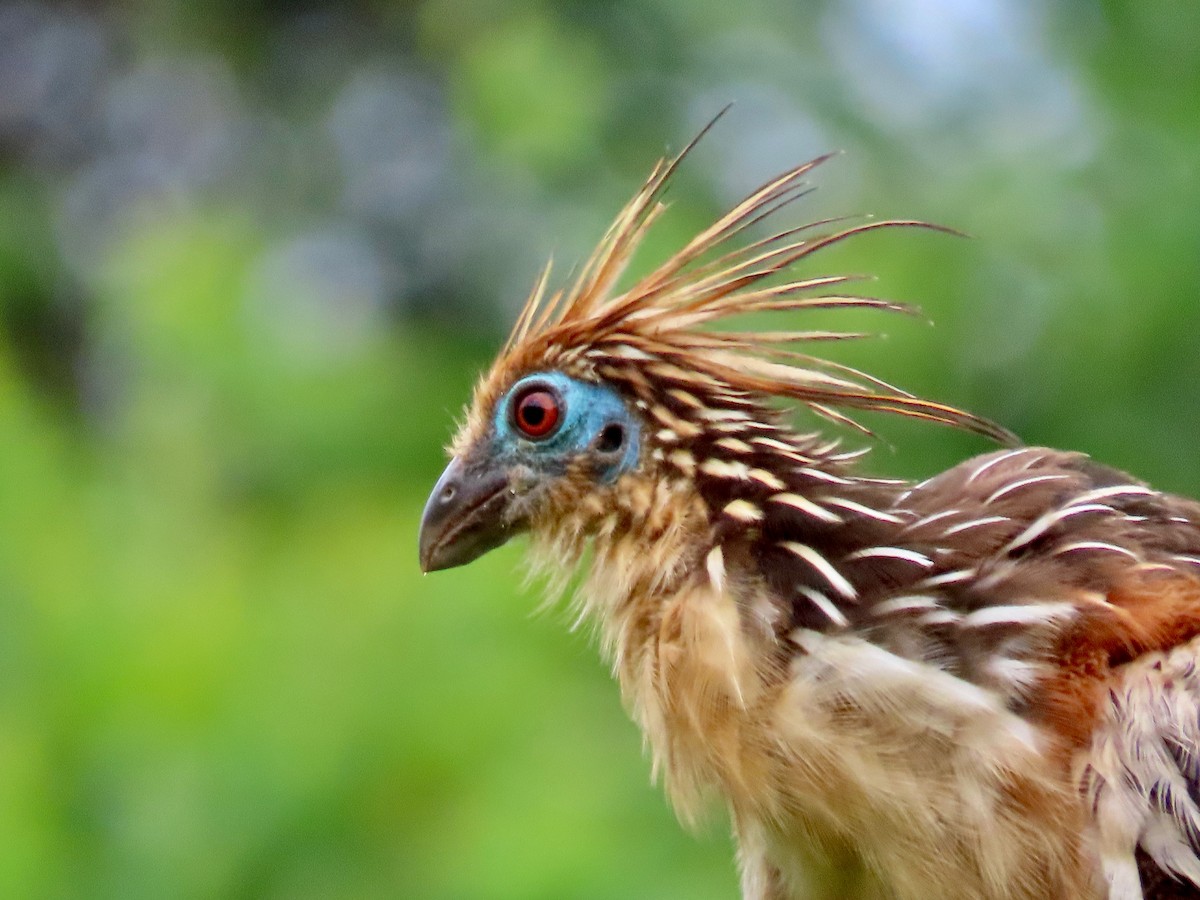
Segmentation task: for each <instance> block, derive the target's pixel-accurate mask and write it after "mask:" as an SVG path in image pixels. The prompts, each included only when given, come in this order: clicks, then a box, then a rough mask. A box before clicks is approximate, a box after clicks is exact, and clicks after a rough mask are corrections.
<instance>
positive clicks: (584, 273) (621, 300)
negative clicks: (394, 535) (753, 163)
mask: <svg viewBox="0 0 1200 900" xmlns="http://www.w3.org/2000/svg"><path fill="white" fill-rule="evenodd" d="M714 122H715V120H714ZM711 126H712V123H710V125H709V126H708V127H706V128H705V129H704V131H702V132H701V133H700V135H698V136H697V137H696V139H694V140H693V141H692V142H691V143H690V144H688V146H687V147H686V148H684V150H683V151H682V152H681V153H679V154H678V155H677V156H675V157H673V158H663V159H661V160H660V161H659V162H658V163H657V164H656V165H655V167H654V169H653V171H652V172H651V173H650V176H649V178H648V179H647V180H646V182H645V183H644V184H643V185H642V187H641V188H640V189H639V190H638V191H637V193H636V194H635V195H634V196H633V198H632V199H631V200H630V201H629V202H628V203H627V204H626V205H625V207H624V208H623V209H622V210H621V212H620V213H619V214H618V216H617V217H616V220H615V221H614V222H613V223H612V225H611V226H610V227H609V229H608V231H607V232H606V233H605V235H604V237H603V239H602V240H601V241H600V243H599V245H598V246H597V248H596V249H595V251H594V252H593V253H592V255H591V257H590V258H589V259H588V261H587V262H586V264H585V265H584V266H583V268H582V269H581V270H580V272H579V274H578V276H577V277H576V278H575V280H574V281H573V283H572V284H571V285H570V286H569V287H566V288H561V289H558V290H554V291H553V292H551V291H549V290H548V284H549V281H550V266H549V265H547V266H546V268H545V269H544V270H543V271H542V274H541V276H540V278H539V279H538V280H537V282H536V284H535V286H534V289H533V290H532V292H531V293H530V295H529V298H528V300H527V301H526V303H525V305H524V308H523V309H522V311H521V313H520V315H519V316H518V318H517V321H516V324H515V325H514V327H513V330H512V333H511V335H510V336H509V338H508V341H507V343H506V344H505V347H504V350H503V352H502V353H501V354H500V355H499V357H498V359H497V360H496V362H495V364H494V365H493V367H492V369H491V371H490V372H489V373H488V374H487V375H486V376H485V377H484V378H483V379H482V380H481V382H480V384H479V386H478V388H477V390H476V396H475V402H474V403H473V404H472V413H471V414H470V418H469V419H468V422H467V427H465V428H464V429H463V431H462V434H461V436H460V439H459V442H456V443H460V442H461V443H462V444H463V445H465V444H466V443H467V442H469V441H470V440H471V439H474V438H475V437H476V436H478V434H479V433H480V432H481V431H482V430H483V429H485V428H486V427H487V421H486V419H485V418H484V415H485V411H487V410H490V409H491V408H492V406H493V405H494V403H495V402H496V400H497V399H498V398H499V396H500V395H501V394H502V393H503V391H504V390H505V389H506V388H507V386H508V385H509V384H511V383H512V382H513V381H514V380H515V379H516V378H519V377H521V376H523V375H525V374H527V373H529V372H534V371H539V370H559V371H564V372H569V373H571V374H573V375H576V376H578V377H581V378H584V379H590V380H599V379H603V380H607V381H609V382H612V383H616V384H619V385H621V386H623V387H624V388H625V389H626V390H627V392H629V393H630V394H632V395H633V396H634V397H637V398H640V399H641V400H642V401H643V402H646V403H649V402H652V401H653V400H655V399H657V398H661V396H662V395H663V394H664V393H665V392H668V391H673V392H674V393H675V394H676V395H677V396H683V397H685V398H687V399H686V400H685V406H686V405H694V404H691V403H690V401H692V400H695V401H697V402H698V403H699V404H701V405H703V406H708V405H710V404H713V403H715V404H716V405H717V406H718V407H720V406H724V405H726V404H728V403H733V405H735V406H743V407H744V406H746V405H747V401H748V400H749V401H752V402H753V404H754V405H755V406H759V407H761V406H762V404H763V403H764V402H765V401H767V400H769V399H770V398H782V399H784V400H788V401H792V402H799V403H801V404H804V405H806V406H807V407H808V408H809V409H811V410H812V411H813V412H815V413H816V414H818V415H819V416H821V417H823V418H826V419H830V420H833V421H834V422H837V423H840V424H843V425H849V426H851V427H853V428H855V429H857V430H859V431H861V432H864V433H870V432H869V430H868V429H867V428H866V427H864V426H863V425H861V424H860V423H859V422H857V421H856V420H855V419H854V418H853V416H852V413H853V412H857V411H874V412H887V413H896V414H899V415H903V416H908V417H911V418H917V419H923V420H927V421H932V422H938V423H942V424H945V425H951V426H955V427H958V428H963V429H966V430H968V431H972V432H975V433H978V434H981V435H984V436H986V437H990V438H992V439H995V440H997V441H999V442H1001V443H1005V444H1011V443H1014V442H1015V438H1014V437H1013V435H1012V434H1011V433H1010V432H1009V431H1007V430H1006V429H1004V428H1002V427H1000V426H998V425H996V424H994V423H992V422H989V421H987V420H986V419H983V418H981V417H979V416H976V415H974V414H972V413H969V412H966V411H964V410H961V409H957V408H955V407H953V406H948V405H946V404H942V403H937V402H934V401H931V400H925V399H921V398H919V397H916V396H914V395H912V394H910V393H908V392H906V391H903V390H901V389H900V388H897V387H895V386H893V385H891V384H888V383H887V382H885V381H882V380H880V379H878V378H875V377H874V376H871V375H869V374H867V373H865V372H861V371H858V370H856V369H853V368H850V367H848V366H845V365H842V364H839V363H835V362H833V361H830V360H826V359H822V358H821V357H819V356H815V355H812V354H810V353H806V352H803V351H802V350H800V349H799V348H800V347H802V346H803V345H806V344H810V343H814V342H820V341H837V340H847V339H853V338H861V337H865V336H866V335H864V334H861V333H857V332H845V331H828V330H777V331H738V330H720V329H719V328H714V327H713V326H714V325H719V324H720V323H722V322H723V321H724V320H727V319H729V318H731V317H734V316H740V315H743V314H747V313H765V312H791V311H802V310H816V309H842V308H857V309H878V310H884V311H892V312H910V313H911V312H913V311H914V310H913V309H912V307H910V306H907V305H906V304H902V303H896V302H893V301H889V300H884V299H879V298H876V297H870V296H863V295H858V294H854V293H848V292H847V291H846V290H844V289H845V288H846V287H847V286H848V285H850V284H851V283H853V282H857V281H862V280H864V279H865V277H866V276H862V275H816V276H811V277H806V278H801V279H796V278H792V277H789V276H788V274H787V273H788V272H789V271H790V270H791V269H792V267H794V266H795V265H796V264H798V263H800V262H801V261H803V260H805V259H807V258H808V257H809V256H811V255H813V254H814V253H816V252H817V251H819V250H821V249H823V248H825V247H829V246H831V245H833V244H838V243H840V242H842V241H845V240H847V239H849V238H852V237H854V236H856V235H860V234H863V233H866V232H870V231H877V230H880V229H888V228H897V227H913V228H927V229H933V230H938V231H948V230H949V229H945V228H942V227H941V226H936V225H932V224H929V223H927V222H922V221H918V220H907V219H886V220H868V221H851V220H848V219H846V218H833V219H824V220H820V221H816V222H810V223H807V224H804V225H800V226H798V227H793V228H788V229H785V230H780V231H776V232H774V233H771V234H770V235H769V236H767V237H763V238H757V239H754V238H750V237H748V235H749V233H750V232H751V230H752V229H753V228H754V227H755V226H757V225H758V224H759V223H761V222H762V221H763V220H764V219H767V218H769V217H771V216H772V215H773V214H775V213H776V212H778V211H779V210H780V209H781V208H782V207H784V206H786V205H788V204H790V203H791V202H793V201H794V200H797V199H799V198H800V197H802V196H804V195H805V194H807V193H808V192H809V191H810V190H811V188H809V187H808V185H807V184H806V182H805V180H804V179H805V177H806V176H807V175H808V174H809V173H810V172H811V171H812V170H813V169H814V168H815V167H816V166H818V165H819V164H821V163H822V162H824V161H825V160H827V159H829V157H830V156H831V155H832V154H828V155H826V156H822V157H818V158H817V159H814V160H811V161H809V162H806V163H803V164H801V165H798V166H796V167H794V168H791V169H789V170H787V171H786V172H783V173H782V174H780V175H778V176H776V177H775V178H772V179H771V180H769V181H768V182H766V183H765V184H763V185H762V186H761V187H759V188H758V189H757V190H755V191H753V192H752V193H750V194H749V195H748V196H747V197H746V198H745V199H744V200H742V201H741V202H740V203H738V204H736V205H735V206H734V207H733V208H732V209H730V210H729V211H728V212H727V213H725V215H723V216H721V217H720V218H719V219H717V221H716V222H714V223H713V224H712V225H710V226H709V227H707V228H705V229H704V230H703V231H701V232H700V233H699V234H698V235H696V236H695V237H694V238H692V240H691V241H689V242H688V243H687V244H686V245H685V246H684V247H683V248H682V249H681V250H679V251H678V252H677V253H675V254H674V255H673V256H671V257H670V258H669V259H667V260H666V261H665V262H663V263H662V264H661V265H659V266H658V267H657V268H655V269H654V270H653V271H652V272H650V273H649V274H647V275H645V276H644V277H642V278H641V279H639V280H638V281H637V282H636V283H634V284H633V285H632V287H630V288H628V289H627V290H624V291H620V290H618V282H619V281H620V279H621V276H622V275H623V273H624V272H625V270H626V268H627V266H628V264H629V261H630V259H631V258H632V257H633V255H634V253H635V251H636V250H637V248H638V247H639V245H640V244H641V243H642V241H643V239H644V238H645V236H646V234H647V232H648V231H649V230H650V229H651V227H653V225H654V223H655V221H656V220H657V219H658V217H659V216H660V215H661V214H662V213H663V212H664V211H665V210H666V208H667V204H666V203H665V201H664V193H665V191H666V189H667V186H668V184H669V182H670V180H671V178H672V176H673V175H674V173H675V172H676V170H677V169H678V167H679V165H680V163H681V162H682V161H683V160H684V158H685V157H686V156H687V155H688V153H689V152H690V151H691V150H692V148H693V147H695V145H696V143H697V142H698V141H699V139H700V138H701V137H703V136H704V134H705V133H706V132H707V131H708V128H711Z"/></svg>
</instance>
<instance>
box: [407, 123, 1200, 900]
mask: <svg viewBox="0 0 1200 900" xmlns="http://www.w3.org/2000/svg"><path fill="white" fill-rule="evenodd" d="M702 134H703V132H702ZM697 140H698V138H697ZM694 145H695V141H693V142H692V143H691V144H689V145H688V147H687V148H685V149H684V151H683V152H682V153H678V154H675V155H673V156H664V158H663V159H661V160H660V161H659V162H658V163H657V164H656V165H655V166H654V168H653V171H652V172H651V174H650V176H649V178H648V179H647V180H646V181H645V182H644V184H642V186H641V187H640V188H639V189H638V191H637V192H636V193H635V195H634V196H633V198H632V199H631V200H630V201H629V202H628V204H627V205H626V206H624V208H623V209H622V210H621V211H620V213H619V214H618V216H617V218H616V220H615V221H614V223H613V224H612V226H611V227H610V228H609V230H608V231H607V232H606V234H605V235H604V236H603V238H602V240H601V241H600V243H599V245H598V247H597V248H596V250H595V251H594V253H593V254H592V255H591V256H590V258H589V259H588V261H587V263H586V264H585V265H584V266H582V268H581V269H580V270H579V271H578V274H577V275H576V276H575V277H574V278H573V279H571V280H570V282H569V284H567V285H566V286H564V287H562V288H559V289H556V290H551V289H550V288H549V282H550V277H551V276H550V268H549V266H547V267H546V269H545V270H543V272H542V273H541V275H540V277H539V278H538V279H537V281H536V284H535V287H534V289H533V291H532V292H531V293H530V295H529V298H528V300H527V302H526V304H525V306H524V308H523V309H522V311H521V312H520V314H519V316H518V318H517V320H516V324H515V326H514V328H513V330H512V333H511V335H510V337H509V339H508V341H507V343H506V344H505V345H504V347H503V349H502V350H501V352H500V353H499V355H498V357H497V359H496V360H495V362H494V364H493V365H492V366H491V368H490V369H489V370H488V371H487V372H486V373H485V374H484V375H483V376H482V377H481V379H480V380H479V382H478V384H477V386H476V388H475V391H474V395H473V399H472V400H471V403H470V405H469V406H468V407H467V409H466V412H465V417H464V419H463V421H462V424H461V426H460V428H459V430H458V432H457V435H456V436H455V437H454V439H453V441H452V443H451V445H450V447H449V454H450V457H451V460H450V462H449V465H448V466H447V467H446V469H445V471H444V473H443V474H442V476H441V478H440V479H439V480H438V481H437V483H436V485H435V486H434V488H433V491H432V493H431V495H430V497H429V500H428V503H427V505H426V507H425V509H424V512H423V516H422V519H421V524H420V534H419V558H420V565H421V567H422V569H423V570H424V571H426V572H429V571H434V570H440V569H446V568H450V567H453V566H459V565H464V564H466V563H469V562H471V561H472V560H474V559H476V558H478V557H479V556H481V555H483V554H485V553H487V552H488V551H490V550H492V549H494V548H496V547H498V546H500V545H502V544H504V543H505V542H507V541H508V540H509V539H511V538H512V537H514V536H515V535H520V534H527V535H528V536H529V541H530V558H531V561H532V566H533V568H534V569H535V570H540V571H543V572H546V573H548V576H549V578H548V580H549V581H550V582H551V585H550V590H551V593H552V595H557V594H560V593H562V592H564V591H565V590H566V588H567V579H568V573H571V572H573V571H577V570H578V571H581V572H582V576H581V578H580V579H579V581H578V583H577V586H576V588H575V589H574V590H575V594H574V596H573V599H572V600H571V602H572V603H573V604H574V607H575V612H576V613H577V614H578V616H579V618H580V620H581V621H585V622H589V623H591V624H592V626H593V627H594V629H595V632H596V634H597V635H598V644H599V646H600V649H601V651H602V653H603V655H604V656H605V658H606V659H607V660H608V662H609V663H611V666H612V670H613V673H614V675H615V678H616V681H617V682H618V684H619V687H620V692H621V696H622V699H623V702H624V704H625V706H626V708H627V709H628V711H629V714H630V715H631V717H632V718H633V720H634V721H635V722H636V723H637V725H638V726H639V727H640V729H641V731H642V733H643V735H644V738H645V743H646V745H647V748H648V753H649V755H650V757H651V761H652V762H651V765H652V770H653V775H654V777H655V778H656V779H658V780H660V781H661V782H662V784H663V785H664V788H665V791H666V793H667V795H668V798H669V800H670V802H671V804H672V805H673V807H674V809H675V811H676V813H677V815H678V817H679V818H680V819H681V820H682V821H683V822H684V823H685V824H689V823H693V822H695V821H697V820H698V818H699V817H701V816H702V815H703V814H704V812H705V810H706V809H708V808H709V807H710V806H711V805H713V804H714V803H715V804H716V805H718V806H720V807H723V808H724V809H725V810H727V812H728V815H729V820H730V823H731V828H732V830H733V833H734V837H735V844H736V848H737V852H736V857H737V866H738V869H739V873H740V889H741V893H742V896H743V898H744V900H785V898H796V897H806V896H819V895H820V894H819V889H820V885H819V883H818V882H817V880H816V879H815V878H814V876H813V873H814V872H816V871H820V868H819V867H820V866H821V865H824V866H826V867H829V866H832V867H834V869H836V870H839V871H842V872H844V873H853V874H852V875H851V874H847V876H846V883H847V884H850V886H849V887H845V885H843V887H844V889H845V890H847V891H850V892H851V895H852V896H861V897H880V898H883V897H887V898H897V900H915V898H921V900H938V898H956V900H961V898H968V900H974V898H978V900H999V898H1021V900H1034V898H1053V900H1061V898H1108V900H1138V898H1200V672H1198V671H1197V662H1198V659H1200V503H1197V502H1196V501H1193V500H1190V499H1187V498H1185V497H1181V496H1175V495H1171V494H1167V493H1163V492H1160V491H1157V490H1155V489H1153V488H1151V487H1150V486H1149V485H1147V484H1146V483H1145V482H1143V481H1141V480H1139V479H1137V478H1135V477H1133V476H1131V475H1128V474H1125V473H1123V472H1121V471H1118V470H1116V469H1113V468H1110V467H1108V466H1105V465H1103V464H1101V463H1099V462H1096V461H1094V460H1092V459H1091V458H1089V457H1088V456H1086V455H1085V454H1083V453H1078V452H1069V451H1062V450H1054V449H1049V448H1045V447H1038V446H1027V445H1025V444H1023V443H1021V442H1020V441H1019V440H1017V439H1016V438H1015V436H1014V435H1013V434H1012V433H1011V432H1009V431H1008V430H1006V429H1004V428H1002V427H1000V426H999V425H996V424H994V423H992V422H990V421H988V420H987V419H985V418H983V417H981V416H978V415H975V414H972V413H970V412H967V411H964V410H961V409H958V408H956V407H954V406H951V405H949V404H945V403H939V402H936V401H933V400H927V399H922V398H920V397H917V396H915V395H913V394H911V393H908V392H906V391H904V390H901V389H899V388H896V387H894V386H892V385H890V384H888V383H887V382H885V381H883V380H881V379H879V378H876V377H874V376H871V375H869V374H867V373H866V372H862V371H859V370H856V369H853V368H850V367H848V366H845V365H843V364H838V363H835V362H832V361H829V360H825V359H823V358H822V357H820V356H819V355H814V354H813V353H812V352H810V349H811V348H810V347H809V346H808V345H810V344H814V343H820V342H823V341H834V340H839V339H841V338H844V337H850V336H859V335H857V333H855V334H847V333H843V332H837V331H827V330H812V329H810V330H804V329H800V328H797V327H795V326H794V325H788V324H787V323H786V322H784V321H783V320H785V319H786V320H789V321H790V320H792V319H800V318H802V317H803V316H804V315H807V314H808V313H809V312H810V311H814V310H842V309H852V310H858V309H871V310H879V311H882V312H884V313H887V312H907V311H911V310H910V308H909V307H907V306H906V305H905V304H901V303H898V302H894V301H890V300H884V299H879V298H876V297H872V296H866V295H862V294H858V293H855V292H854V291H853V287H852V284H853V282H855V281H856V279H857V277H858V276H847V275H813V274H798V270H799V269H800V268H801V267H804V268H805V269H807V268H808V266H809V265H810V257H813V256H814V254H817V253H819V252H820V251H821V250H823V249H824V248H826V247H829V246H831V245H834V244H839V243H841V242H843V241H846V240H849V239H852V238H854V237H856V236H857V235H861V234H863V233H865V232H870V231H876V230H880V229H904V228H907V229H911V228H931V227H936V226H932V225H929V224H928V223H925V222H921V221H917V220H902V219H884V220H874V219H869V220H863V219H826V220H822V221H819V222H815V223H808V224H804V225H801V226H799V227H791V228H777V229H776V230H770V231H768V232H767V236H765V237H761V236H757V235H759V233H760V231H759V230H756V229H760V228H761V223H762V222H764V220H769V221H775V219H773V218H772V217H773V216H774V215H775V214H776V213H778V212H779V210H780V209H781V208H783V207H785V206H787V205H788V204H790V203H792V202H793V201H794V200H796V199H798V198H799V197H801V196H803V195H804V194H805V193H806V192H807V191H808V190H809V187H808V181H807V177H808V176H809V174H810V173H811V172H812V170H813V169H814V168H815V167H816V166H817V165H818V164H820V163H822V162H823V161H824V160H825V159H827V157H821V158H818V159H815V160H812V161H810V162H806V163H804V164H802V165H798V166H796V167H794V168H791V169H789V170H787V171H785V172H783V173H781V174H780V175H778V176H777V177H774V178H772V179H770V180H768V181H767V182H766V183H765V184H763V185H762V186H761V187H759V188H758V189H756V190H754V191H752V192H751V193H750V194H749V195H748V196H747V197H746V198H745V199H744V200H742V201H741V202H739V203H737V204H735V205H734V206H732V208H730V209H729V211H728V212H727V213H725V214H724V215H722V216H720V217H719V218H717V219H716V221H714V222H713V223H712V224H711V225H709V226H708V227H706V228H704V229H703V230H702V231H701V232H700V233H699V234H697V235H696V236H695V237H694V238H692V239H691V240H690V241H689V242H688V243H686V244H685V245H684V246H683V248H682V249H681V250H679V251H678V252H676V253H675V254H673V255H671V256H670V257H669V258H668V259H667V260H666V261H665V262H662V263H660V264H659V265H658V266H657V267H654V268H652V270H651V271H650V272H649V274H646V275H644V276H642V277H640V278H638V279H636V280H634V281H633V283H632V285H630V286H628V287H625V286H624V280H623V275H624V271H625V269H626V267H627V264H628V263H629V262H630V259H631V257H632V255H633V254H634V251H635V250H636V248H637V247H638V246H639V245H640V244H641V243H642V242H643V239H644V237H645V236H646V234H647V232H648V230H649V229H651V227H652V226H653V225H654V223H655V222H656V221H657V220H658V219H659V216H660V215H661V214H663V213H664V211H665V210H666V209H667V207H668V203H667V200H666V197H665V194H666V189H667V186H668V184H669V183H670V181H671V178H672V175H673V174H674V173H675V172H676V170H677V169H678V167H679V166H680V164H681V163H682V161H683V160H684V158H685V157H686V156H687V155H688V153H689V152H690V151H691V149H692V148H693V147H694ZM746 314H754V316H752V317H751V319H752V320H753V321H755V322H758V321H766V318H768V317H769V318H771V320H772V322H773V323H777V324H774V325H773V326H772V327H774V328H776V329H777V330H765V328H766V327H765V326H764V327H763V328H762V329H760V330H748V329H749V328H750V326H741V327H735V325H734V324H732V323H730V322H729V321H728V320H729V319H730V318H731V317H735V316H743V315H746ZM755 316H757V318H755ZM826 318H827V317H824V318H823V319H822V321H825V320H826ZM809 413H812V414H815V415H816V416H817V417H820V419H821V420H822V421H821V422H819V423H818V427H817V428H816V429H815V430H813V429H812V428H811V427H809V428H802V427H800V426H799V425H798V424H797V422H798V416H801V417H803V416H805V415H807V414H809ZM862 413H892V414H896V415H899V416H904V417H910V418H915V419H920V420H924V421H927V422H932V423H940V424H942V425H948V426H951V427H955V428H959V429H965V430H967V431H970V432H973V433H976V434H978V435H981V436H983V437H985V438H988V439H990V440H992V441H994V442H996V445H997V447H998V449H993V450H991V451H990V452H986V453H984V454H982V455H979V456H975V457H973V458H969V459H967V460H965V461H963V462H960V463H959V464H957V465H954V466H953V467H952V468H950V469H948V470H946V471H944V472H941V473H940V474H937V475H935V476H934V477H932V478H929V479H927V480H925V481H922V482H920V483H913V482H910V481H907V480H902V479H885V478H879V477H874V476H871V475H868V474H865V473H864V472H863V471H862V470H861V468H860V462H859V460H860V458H861V456H862V454H863V452H864V451H863V450H862V449H852V450H847V449H844V445H843V443H842V440H843V439H844V437H845V431H846V430H847V429H850V430H851V431H852V432H853V433H856V434H857V432H859V431H861V432H864V433H866V434H868V435H869V434H870V433H871V432H870V431H869V430H868V428H867V426H865V425H864V424H863V423H862V422H860V421H859V416H860V415H861V414H862ZM830 422H831V423H833V424H832V431H833V432H835V433H834V434H833V436H831V429H830V427H829V426H828V425H827V424H826V423H830ZM866 443H867V445H868V447H869V445H870V442H869V441H866ZM851 882H852V884H851Z"/></svg>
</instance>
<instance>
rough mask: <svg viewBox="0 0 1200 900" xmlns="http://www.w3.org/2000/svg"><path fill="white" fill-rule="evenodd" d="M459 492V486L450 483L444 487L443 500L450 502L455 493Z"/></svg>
mask: <svg viewBox="0 0 1200 900" xmlns="http://www.w3.org/2000/svg"><path fill="white" fill-rule="evenodd" d="M457 493H458V488H457V487H456V486H455V485H453V484H448V485H446V486H445V487H444V488H442V502H443V503H449V502H450V501H451V500H453V499H454V495H455V494H457Z"/></svg>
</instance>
